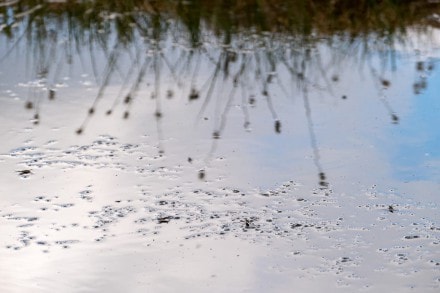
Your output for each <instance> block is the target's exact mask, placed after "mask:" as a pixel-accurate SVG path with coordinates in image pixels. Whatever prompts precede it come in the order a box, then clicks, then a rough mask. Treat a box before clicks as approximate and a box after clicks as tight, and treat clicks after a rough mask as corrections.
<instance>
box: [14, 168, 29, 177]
mask: <svg viewBox="0 0 440 293" xmlns="http://www.w3.org/2000/svg"><path fill="white" fill-rule="evenodd" d="M16 172H17V173H18V175H20V176H25V177H27V176H29V175H31V174H33V173H32V171H31V170H28V169H25V170H20V171H16Z"/></svg>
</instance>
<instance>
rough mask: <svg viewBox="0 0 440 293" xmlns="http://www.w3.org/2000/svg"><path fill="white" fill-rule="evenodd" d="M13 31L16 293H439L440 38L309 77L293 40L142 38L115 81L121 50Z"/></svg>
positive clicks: (7, 233)
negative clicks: (70, 48) (51, 47)
mask: <svg viewBox="0 0 440 293" xmlns="http://www.w3.org/2000/svg"><path fill="white" fill-rule="evenodd" d="M260 37H261V38H262V39H263V40H264V38H265V36H251V38H254V41H255V40H256V41H255V43H258V42H259V41H261V40H260ZM266 37H267V36H266ZM2 38H3V39H0V56H5V55H7V58H3V59H1V60H2V61H1V63H0V66H1V67H0V78H1V79H0V103H1V105H2V106H1V107H0V117H1V118H0V119H1V120H0V122H1V128H0V135H1V141H2V143H1V149H0V163H1V165H0V166H1V172H2V176H1V178H0V194H1V196H0V226H1V238H0V259H1V260H2V261H1V262H0V290H1V291H2V292H3V291H4V292H29V291H32V292H53V291H64V292H103V291H106V292H120V291H122V290H126V291H128V292H145V291H151V292H175V291H176V290H181V291H183V292H187V291H188V292H189V291H191V292H206V291H207V290H210V291H213V292H268V291H270V292H290V291H291V290H292V288H295V289H297V290H298V291H305V292H319V291H322V290H327V291H330V292H334V291H338V292H339V291H347V292H353V291H370V292H381V291H385V290H393V291H399V292H406V291H411V292H437V291H438V289H439V287H440V270H439V267H440V264H439V263H440V258H439V254H438V245H439V244H440V223H439V216H440V213H439V204H440V201H439V197H438V195H439V190H440V173H439V170H440V168H439V167H440V166H439V162H440V153H439V149H440V147H439V146H440V137H439V132H438V129H437V125H439V122H440V121H439V119H440V118H439V117H440V116H439V115H438V113H439V109H440V100H439V93H440V83H438V82H437V81H438V80H440V71H439V70H438V67H439V66H440V64H439V60H440V59H439V58H440V51H439V49H440V47H439V45H440V42H439V41H440V37H439V32H438V31H437V30H435V29H433V30H432V31H430V32H429V33H428V34H424V33H420V32H417V31H412V32H410V33H409V35H408V39H409V40H410V41H409V42H408V44H410V45H405V46H403V45H401V46H397V47H395V48H394V51H393V52H388V53H390V56H392V57H391V58H390V59H388V58H385V59H384V57H383V55H384V52H383V51H381V49H380V48H376V49H374V50H371V51H369V52H368V56H367V57H363V58H360V57H359V54H360V53H359V54H357V53H356V52H357V51H355V50H354V49H353V47H344V46H343V45H344V44H338V43H337V42H335V43H333V44H329V43H328V42H327V40H325V39H324V40H322V41H318V42H317V43H315V44H314V45H313V46H312V47H311V48H309V50H310V51H309V53H306V56H307V54H308V56H309V57H304V59H301V58H303V56H302V55H301V54H300V56H299V57H298V62H299V63H301V62H302V61H303V60H309V61H310V60H311V61H310V62H309V63H307V70H305V69H304V66H303V69H304V71H303V72H297V73H295V74H293V73H292V67H289V66H287V65H286V64H292V66H293V64H295V62H296V61H297V60H291V59H289V60H287V61H286V60H284V59H283V57H282V54H281V55H277V54H279V50H281V51H282V50H287V49H286V47H283V42H280V43H281V45H279V44H273V46H274V48H272V49H270V48H269V49H268V48H267V47H264V46H263V47H260V46H259V45H255V46H254V45H250V46H249V48H242V47H241V48H240V49H237V48H236V47H233V46H232V47H227V48H226V49H224V47H222V46H219V45H218V44H217V43H216V42H215V41H216V39H215V38H209V37H208V38H207V39H206V43H205V44H204V45H203V48H204V49H203V50H200V51H195V52H193V54H194V56H193V57H192V58H194V59H188V61H187V62H188V64H187V65H185V63H184V61H180V60H181V59H179V58H180V57H179V56H181V54H188V52H191V50H190V49H189V48H188V47H186V46H185V45H184V44H181V43H179V41H177V42H176V41H175V40H174V41H173V40H172V38H170V39H165V40H164V41H163V42H162V43H161V44H160V51H156V50H153V49H151V48H156V49H157V47H154V46H153V47H151V44H148V45H145V44H144V43H143V41H139V42H138V43H136V44H135V45H133V46H132V47H128V48H124V49H123V50H122V49H121V50H120V51H116V52H117V54H118V58H117V60H118V61H117V66H116V67H115V68H116V69H115V73H112V74H111V75H109V78H108V80H107V81H106V77H105V76H106V75H105V72H108V70H109V69H108V68H109V66H108V65H109V63H108V62H109V61H108V60H112V57H111V56H112V54H113V53H112V52H110V53H109V52H107V53H106V52H105V51H106V50H104V49H102V48H99V47H95V48H94V49H91V51H86V50H85V49H87V47H86V48H85V49H84V48H83V49H82V50H80V51H79V52H77V53H76V54H73V55H72V56H71V57H72V60H70V62H67V63H64V61H59V62H58V61H57V60H64V59H63V58H64V55H63V54H64V53H63V52H64V51H63V48H64V46H65V40H59V42H57V43H55V47H56V48H58V49H57V50H58V51H56V52H61V53H57V54H58V55H56V56H53V55H50V54H49V55H44V54H47V52H45V53H44V50H42V51H38V50H37V49H35V50H36V51H33V49H32V48H31V49H30V48H29V46H28V45H27V44H26V42H18V45H17V46H15V47H13V50H12V51H11V46H12V44H13V43H14V42H12V41H10V40H7V39H6V38H5V37H2ZM284 42H286V43H288V40H284ZM248 44H254V43H253V42H250V41H249V43H248ZM143 46H146V47H147V49H146V50H145V48H144V47H143ZM139 47H140V48H141V49H139ZM107 49H108V48H107ZM93 50H95V51H93ZM148 50H152V51H148ZM234 50H237V51H234ZM294 50H295V48H293V49H292V51H294ZM92 51H93V54H92ZM8 52H12V53H8ZM35 52H39V55H37V54H36V53H35ZM139 52H141V53H139ZM145 52H147V54H146V55H147V57H148V58H145V63H143V60H144V57H143V56H144V54H145ZM158 52H160V54H159V53H158ZM267 52H272V53H273V54H274V56H278V57H277V58H275V60H277V62H279V63H278V65H277V67H276V70H275V71H273V68H271V67H270V66H271V61H270V60H271V57H270V56H271V55H270V54H268V53H267ZM277 52H278V53H277ZM347 52H350V54H348V53H347ZM43 53H44V54H43ZM115 54H116V53H115ZM137 54H140V55H137ZM225 54H226V55H225ZM228 54H232V55H228ZM234 54H237V55H234ZM25 56H26V57H25ZM50 56H52V57H53V58H52V59H51V58H50ZM108 56H110V57H108ZM185 56H186V55H185ZM225 56H226V57H225ZM227 56H233V57H231V58H233V60H234V61H231V62H230V64H229V63H228V64H229V65H228V66H230V67H229V68H228V69H227V70H226V69H225V67H224V65H225V64H226V63H227V62H226V63H223V61H224V60H226V59H224V58H229V57H227ZM265 56H266V57H265ZM280 56H281V57H280ZM264 58H268V59H264ZM50 60H52V62H51V61H50ZM53 60H56V61H55V62H53ZM92 60H93V62H95V63H96V64H97V68H98V69H96V68H93V64H92V63H93V62H92ZM133 60H134V61H133ZM183 60H185V58H183ZM193 60H201V61H200V64H199V65H198V63H197V62H196V61H193ZM216 60H219V61H218V63H216ZM258 60H260V61H261V60H263V61H261V62H262V64H263V65H262V67H259V66H260V65H261V64H260V63H259V62H260V61H258ZM384 60H385V61H384ZM284 62H286V63H284ZM289 62H291V63H289ZM59 64H62V65H59ZM143 64H146V65H145V66H144V65H143ZM181 64H183V65H181ZM259 64H260V65H259ZM283 64H284V65H286V66H283ZM41 66H43V67H45V66H46V67H47V68H49V69H50V70H48V73H47V74H44V75H43V76H41V75H40V76H39V74H38V72H39V70H40V69H41ZM221 66H223V67H222V70H217V69H218V68H220V67H221ZM244 67H245V70H241V69H240V68H244ZM133 68H134V69H133ZM259 68H260V69H261V68H265V69H266V71H263V72H261V74H256V72H258V70H259ZM299 68H301V65H300V67H299ZM131 69H133V70H134V72H135V73H134V74H133V75H131V76H130V74H129V72H130V70H131ZM106 70H107V71H106ZM295 70H296V69H295ZM228 71H229V72H230V73H228ZM96 72H103V74H100V73H98V74H96ZM143 72H145V74H144V75H142V74H141V73H143ZM237 72H238V73H239V74H238V73H237ZM136 73H138V76H136ZM234 74H236V75H235V76H234ZM298 74H304V75H303V76H302V77H301V76H299V75H298ZM260 75H261V76H262V77H261V76H260ZM127 76H128V77H127ZM139 76H140V77H141V78H139ZM216 76H219V77H218V79H217V80H216V79H215V77H216ZM237 78H238V82H237V81H234V79H237ZM136 81H139V84H140V86H139V88H136V86H133V84H134V85H136ZM103 84H104V85H105V86H103ZM237 84H238V86H237ZM124 86H125V88H124ZM121 87H122V89H123V90H122V91H121ZM130 87H131V90H130ZM193 88H194V89H196V90H197V92H192V89H193ZM211 88H212V93H211V94H210V92H211ZM51 90H52V91H53V94H52V93H51ZM127 92H129V93H130V100H129V101H127V99H126V98H125V96H126V95H127ZM196 93H197V94H196ZM191 94H193V96H191ZM51 95H53V96H51ZM197 95H198V97H197ZM97 97H98V98H97ZM49 98H54V99H53V100H51V99H49ZM117 98H119V100H115V99H117ZM124 98H125V100H126V101H127V103H124ZM115 101H116V102H115ZM29 102H31V103H32V105H31V106H32V107H29V108H32V109H26V107H25V106H26V105H28V106H29ZM113 105H116V106H115V107H113ZM91 107H92V108H93V114H88V111H89V109H90V108H91ZM108 109H112V114H111V115H106V112H107V111H108ZM126 112H127V113H129V114H128V115H127V116H128V117H126V118H127V119H124V115H126V114H125V113H126ZM35 114H38V116H37V117H36V116H35ZM78 129H81V133H80V134H78V133H77V132H78Z"/></svg>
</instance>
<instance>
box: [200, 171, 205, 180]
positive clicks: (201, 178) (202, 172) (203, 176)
mask: <svg viewBox="0 0 440 293" xmlns="http://www.w3.org/2000/svg"><path fill="white" fill-rule="evenodd" d="M199 179H200V180H203V179H205V170H200V171H199Z"/></svg>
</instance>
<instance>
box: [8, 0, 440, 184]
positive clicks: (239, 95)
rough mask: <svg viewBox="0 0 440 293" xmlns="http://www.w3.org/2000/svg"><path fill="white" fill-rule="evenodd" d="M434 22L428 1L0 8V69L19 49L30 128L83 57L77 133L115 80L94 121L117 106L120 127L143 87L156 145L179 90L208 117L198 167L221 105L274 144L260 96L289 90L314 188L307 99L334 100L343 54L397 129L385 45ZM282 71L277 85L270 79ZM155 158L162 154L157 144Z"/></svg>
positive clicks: (438, 8) (389, 52)
mask: <svg viewBox="0 0 440 293" xmlns="http://www.w3.org/2000/svg"><path fill="white" fill-rule="evenodd" d="M439 13H440V3H430V2H428V1H416V0H415V1H398V0H384V1H368V0H360V1H348V0H335V1H321V0H312V1H310V0H308V1H305V0H297V1H274V0H270V1H269V0H241V1H228V0H222V1H220V0H210V1H202V0H192V1H172V0H163V1H146V0H143V1H141V0H127V1H114V0H106V1H101V0H95V1H69V0H67V1H55V2H54V1H43V0H17V1H14V0H11V1H2V2H0V33H1V34H2V35H3V38H5V37H6V38H7V39H9V40H11V44H10V45H8V49H7V51H6V52H5V54H4V55H3V56H0V64H1V62H2V61H4V60H5V59H6V58H9V57H10V56H11V53H12V52H14V50H16V49H17V48H18V47H19V46H24V47H25V48H26V53H27V54H28V56H27V58H28V59H29V60H30V62H29V65H28V66H29V68H28V69H27V70H26V72H30V75H31V76H27V78H28V79H29V80H31V81H34V80H35V81H36V86H35V87H34V88H33V90H32V92H31V93H30V95H29V97H28V100H27V102H26V108H28V109H33V111H34V114H33V115H34V123H35V124H38V123H39V121H40V119H41V117H40V113H39V107H40V103H41V101H42V100H43V96H44V95H46V96H47V97H48V99H49V100H54V99H55V98H56V85H57V84H58V83H59V82H60V80H59V78H60V76H61V73H62V72H63V71H64V70H65V69H66V68H67V67H69V66H71V65H72V63H73V62H74V60H78V59H79V60H80V62H86V61H85V60H84V59H85V57H84V56H88V58H87V61H88V62H90V63H91V65H92V69H93V74H94V77H95V80H96V82H97V84H98V86H99V90H98V93H97V95H96V97H95V99H94V101H93V103H92V104H91V106H90V108H89V109H88V110H87V113H86V116H85V119H84V121H83V123H82V125H80V126H79V128H78V129H77V133H78V134H81V133H83V132H84V131H85V130H86V128H87V125H88V123H89V122H90V121H91V119H92V116H93V115H95V114H96V110H97V108H98V107H99V105H100V101H101V100H102V99H103V97H104V96H105V90H106V89H107V87H108V86H109V84H111V82H112V79H114V78H119V79H120V80H122V87H121V89H120V92H119V94H118V95H117V96H116V97H115V98H114V102H113V104H112V106H111V107H110V108H109V109H106V112H105V113H106V114H107V115H112V114H113V113H114V112H115V109H116V107H117V106H118V105H119V106H121V107H123V108H124V110H123V114H122V117H123V118H124V119H128V118H129V117H130V110H131V107H132V105H133V104H134V103H135V100H136V99H137V98H138V94H139V91H140V89H141V88H142V87H145V85H146V84H147V83H150V82H151V84H153V88H154V89H153V90H152V93H151V98H153V99H155V109H154V111H153V113H154V115H155V117H156V121H157V129H158V135H159V144H161V140H162V136H163V134H162V132H161V126H160V123H161V122H160V121H161V119H162V118H163V117H164V116H165V115H166V113H163V109H162V99H164V98H173V96H174V93H175V92H177V91H179V92H185V95H186V96H187V98H188V100H189V101H190V102H194V101H197V100H201V106H200V110H199V113H198V116H197V119H199V120H200V119H202V118H203V117H204V114H205V112H206V111H207V110H208V108H209V107H210V106H212V107H213V108H214V119H213V120H214V125H213V132H212V138H213V142H212V148H211V151H210V152H209V155H208V158H207V159H206V164H207V165H209V161H210V160H211V157H212V154H213V153H214V152H215V149H216V145H217V143H218V139H220V138H221V137H222V134H223V132H224V130H225V127H226V125H227V118H228V113H229V111H230V109H231V105H232V103H233V101H235V100H237V99H240V101H241V103H240V105H241V110H242V113H243V120H244V121H243V127H244V128H245V129H247V130H249V129H250V128H251V121H250V118H249V113H248V112H249V107H253V106H255V104H256V103H257V102H259V101H260V100H261V101H263V102H264V104H265V105H266V106H267V108H268V110H269V112H270V115H272V118H273V123H274V126H273V129H274V132H275V133H277V134H280V133H282V121H281V119H280V118H279V116H278V114H277V109H276V107H277V106H276V103H274V97H273V94H272V89H273V88H274V87H277V88H279V89H280V90H281V91H282V92H284V93H285V94H286V96H291V95H292V94H291V93H290V92H289V86H290V85H291V84H293V85H295V86H296V87H297V89H298V90H299V91H300V92H301V93H302V98H303V103H304V110H305V112H306V116H307V123H308V129H309V133H310V141H311V147H312V148H313V153H314V161H315V165H316V167H317V171H318V177H319V184H320V186H321V187H322V188H326V187H327V186H328V182H327V176H326V174H325V172H324V170H323V167H322V165H321V163H320V155H319V147H318V145H319V143H318V141H319V139H318V137H317V136H316V134H315V131H314V127H313V119H312V117H313V115H312V110H313V109H312V108H311V106H310V102H309V96H308V92H309V91H310V90H316V91H321V92H325V93H327V94H329V95H334V91H333V88H334V86H335V84H337V82H338V81H339V78H340V77H339V75H338V68H340V66H344V58H345V57H346V56H347V55H348V56H352V57H353V56H354V57H355V58H354V59H355V60H357V62H358V65H359V66H367V67H369V68H370V72H371V75H372V76H373V77H374V79H375V80H376V81H377V91H378V96H379V97H380V100H381V102H382V103H383V105H384V107H385V108H386V110H387V111H388V114H389V116H390V121H392V123H398V122H399V116H398V114H397V113H396V112H395V111H394V110H393V106H392V105H391V104H390V103H389V102H388V101H387V100H386V99H385V98H384V97H383V95H382V92H383V90H384V89H386V88H388V87H390V86H391V85H390V82H389V80H387V79H386V78H385V77H384V76H385V72H386V71H387V70H393V69H395V55H394V54H395V50H396V47H397V46H398V45H399V44H405V43H406V42H407V39H406V36H407V33H408V30H409V29H418V30H424V31H426V30H429V29H430V28H432V27H439V26H440V22H439V19H438V14H439ZM23 44H24V45H23ZM323 45H325V46H326V47H325V48H323ZM323 50H325V51H326V52H327V53H326V54H331V55H332V60H333V61H332V62H331V63H330V64H329V63H326V62H325V61H324V60H322V51H323ZM378 52H380V57H381V64H380V66H379V67H378V66H376V65H372V64H370V55H371V54H377V53H378ZM101 54H103V55H104V56H105V59H106V64H105V66H104V68H100V64H97V63H96V60H97V59H98V58H97V55H101ZM122 60H123V61H122ZM127 60H128V65H127ZM416 66H417V70H418V71H420V72H430V71H432V70H433V67H434V63H432V62H423V61H420V62H419V63H417V65H416ZM201 72H203V73H204V74H201ZM206 72H208V74H207V75H206V74H205V73H206ZM286 72H287V73H288V74H289V79H288V81H287V82H286V80H285V79H283V78H280V75H283V74H284V73H286ZM164 76H171V78H172V79H173V81H174V88H171V87H170V88H165V89H164V88H163V87H164V86H163V84H164V83H163V80H164ZM426 87H427V81H426V78H423V77H421V78H419V79H418V80H416V81H415V82H414V92H415V93H416V94H418V93H420V92H421V91H423V90H424V89H426ZM344 97H345V98H346V96H343V97H342V98H344ZM159 149H160V151H161V152H163V151H164V149H163V147H162V146H161V145H160V146H159ZM204 178H205V171H203V176H201V179H204Z"/></svg>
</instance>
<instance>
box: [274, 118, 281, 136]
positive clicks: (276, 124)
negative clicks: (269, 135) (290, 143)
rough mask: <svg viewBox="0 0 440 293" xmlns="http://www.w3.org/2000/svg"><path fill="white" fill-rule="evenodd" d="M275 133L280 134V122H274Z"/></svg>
mask: <svg viewBox="0 0 440 293" xmlns="http://www.w3.org/2000/svg"><path fill="white" fill-rule="evenodd" d="M275 132H276V133H281V122H280V120H276V121H275Z"/></svg>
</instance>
